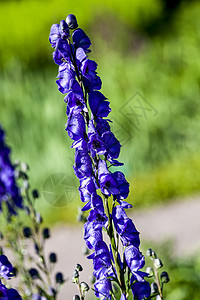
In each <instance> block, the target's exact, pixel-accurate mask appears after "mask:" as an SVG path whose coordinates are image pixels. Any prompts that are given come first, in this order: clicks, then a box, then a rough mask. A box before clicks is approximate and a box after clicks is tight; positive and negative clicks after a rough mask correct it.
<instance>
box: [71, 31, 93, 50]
mask: <svg viewBox="0 0 200 300" xmlns="http://www.w3.org/2000/svg"><path fill="white" fill-rule="evenodd" d="M72 40H73V45H74V47H75V48H76V49H77V48H79V47H81V48H83V49H84V50H85V52H89V51H90V50H89V48H90V46H91V41H90V39H89V37H88V36H87V35H86V34H85V32H84V31H83V30H82V29H81V28H78V29H76V30H74V32H73V34H72Z"/></svg>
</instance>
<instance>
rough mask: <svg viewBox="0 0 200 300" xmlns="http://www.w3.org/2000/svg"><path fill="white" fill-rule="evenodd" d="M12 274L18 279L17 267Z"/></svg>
mask: <svg viewBox="0 0 200 300" xmlns="http://www.w3.org/2000/svg"><path fill="white" fill-rule="evenodd" d="M12 272H13V275H14V276H15V277H16V276H17V274H18V270H17V268H16V267H13V270H12Z"/></svg>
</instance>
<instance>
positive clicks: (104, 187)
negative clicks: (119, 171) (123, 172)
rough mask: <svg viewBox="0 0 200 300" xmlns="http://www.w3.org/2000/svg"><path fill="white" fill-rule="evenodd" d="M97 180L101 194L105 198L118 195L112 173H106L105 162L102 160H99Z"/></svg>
mask: <svg viewBox="0 0 200 300" xmlns="http://www.w3.org/2000/svg"><path fill="white" fill-rule="evenodd" d="M98 179H99V183H100V187H101V191H102V193H103V194H105V195H107V196H111V195H118V194H119V189H118V187H117V183H116V181H115V179H114V178H113V176H112V173H110V172H109V171H108V169H107V165H106V162H105V161H103V160H99V166H98Z"/></svg>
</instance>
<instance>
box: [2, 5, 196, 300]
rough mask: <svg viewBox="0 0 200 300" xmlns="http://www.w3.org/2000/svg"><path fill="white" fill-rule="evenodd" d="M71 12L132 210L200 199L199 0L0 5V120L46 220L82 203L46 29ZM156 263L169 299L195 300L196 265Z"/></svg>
mask: <svg viewBox="0 0 200 300" xmlns="http://www.w3.org/2000/svg"><path fill="white" fill-rule="evenodd" d="M69 13H74V14H76V16H77V19H78V23H79V25H80V27H81V28H83V29H84V30H85V31H86V33H87V34H88V35H89V36H90V38H91V40H92V52H91V54H90V58H91V59H95V60H96V61H97V63H98V65H99V67H98V73H99V75H100V76H101V78H102V81H103V87H102V92H103V93H104V94H105V95H106V96H107V97H108V98H109V100H110V102H111V108H112V113H111V115H110V119H112V120H114V122H113V125H112V129H113V131H114V133H115V134H116V135H117V137H118V138H119V140H120V141H121V143H122V145H123V147H122V151H121V156H120V160H121V161H123V162H124V166H123V167H122V168H121V169H122V170H123V171H124V172H125V174H126V177H127V178H128V180H129V181H130V184H131V193H130V197H129V202H131V203H132V204H133V205H134V207H136V208H138V209H142V208H143V207H148V206H152V205H158V204H160V203H163V202H165V201H166V202H168V201H171V199H174V198H177V199H179V200H181V199H182V198H184V197H185V196H187V195H192V194H198V193H199V190H200V175H199V174H200V172H199V171H200V156H199V152H200V150H199V142H200V135H199V132H200V114H199V110H200V109H199V88H200V59H199V48H200V18H199V15H200V2H199V1H180V0H179V1H178V0H176V1H175V0H174V1H172V0H165V1H164V0H145V1H140V0H127V1H124V2H123V1H119V0H116V1H109V0H102V1H101V2H100V1H89V0H85V1H80V0H77V1H66V0H48V1H47V0H40V1H37V0H21V1H20V0H18V1H17V0H16V1H11V0H5V1H2V0H1V1H0V41H1V42H0V122H1V124H2V126H3V128H4V129H5V130H6V132H7V143H8V144H9V145H10V146H11V147H12V159H13V160H15V159H20V160H21V161H25V162H27V163H28V164H29V165H30V172H29V173H30V180H31V185H32V187H33V188H35V187H37V188H39V190H40V192H41V198H40V200H39V201H38V204H37V205H38V207H39V209H40V211H41V212H42V214H43V216H44V218H45V220H46V222H47V223H48V224H54V223H55V222H75V221H76V217H75V216H76V212H77V206H78V205H80V200H79V195H78V192H77V187H78V181H77V180H76V179H75V175H74V174H73V168H72V166H73V162H74V158H73V157H74V151H73V150H72V149H70V145H71V141H70V139H69V137H68V136H67V133H66V132H65V123H66V121H67V120H66V114H65V103H64V101H63V95H62V94H60V93H59V92H58V90H57V86H56V83H55V79H56V76H57V66H56V65H55V64H54V62H53V60H52V52H53V51H52V48H51V47H50V44H49V42H48V35H49V31H50V27H51V25H52V24H53V23H59V21H60V20H61V19H65V18H66V16H67V15H68V14H69ZM141 105H142V107H143V108H145V109H146V110H145V113H146V114H145V113H144V111H142V110H141ZM66 191H67V192H66ZM55 195H60V198H59V199H55ZM165 248H166V247H165ZM163 257H166V265H168V270H169V271H170V276H171V277H172V279H173V280H172V281H173V283H172V285H171V286H169V288H168V297H167V299H168V300H171V299H173V300H174V299H176V300H187V299H193V300H197V299H199V293H198V292H197V290H198V289H199V275H198V274H199V265H200V263H199V257H198V256H196V257H194V258H189V259H187V260H186V259H182V260H181V259H180V260H175V259H174V260H173V258H172V256H171V254H169V255H165V254H163ZM172 287H173V288H172ZM195 291H196V292H195Z"/></svg>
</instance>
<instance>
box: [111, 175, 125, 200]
mask: <svg viewBox="0 0 200 300" xmlns="http://www.w3.org/2000/svg"><path fill="white" fill-rule="evenodd" d="M113 177H114V179H115V181H116V183H117V187H118V189H119V197H118V196H117V197H118V198H119V199H126V198H127V197H128V194H129V183H128V182H127V181H126V179H125V176H124V174H123V173H122V172H120V171H117V172H114V173H113Z"/></svg>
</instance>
